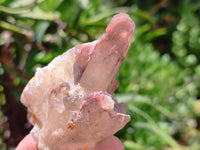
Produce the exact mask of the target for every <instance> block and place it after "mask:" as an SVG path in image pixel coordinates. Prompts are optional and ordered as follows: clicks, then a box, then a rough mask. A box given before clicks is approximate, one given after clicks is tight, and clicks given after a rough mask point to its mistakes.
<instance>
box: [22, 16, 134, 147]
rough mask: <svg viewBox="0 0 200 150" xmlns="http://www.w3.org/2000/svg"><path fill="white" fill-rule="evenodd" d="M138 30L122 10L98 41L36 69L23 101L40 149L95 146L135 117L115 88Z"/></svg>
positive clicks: (72, 49) (32, 132)
mask: <svg viewBox="0 0 200 150" xmlns="http://www.w3.org/2000/svg"><path fill="white" fill-rule="evenodd" d="M133 31H134V23H133V22H132V20H131V19H130V17H129V16H128V15H127V14H123V13H122V14H117V15H115V16H114V17H113V19H112V20H111V22H110V24H109V25H108V27H107V28H106V33H105V34H104V35H103V36H102V37H101V38H100V39H99V40H97V41H94V42H91V43H84V44H81V45H77V46H75V47H73V48H71V49H70V50H68V51H67V52H65V53H63V54H62V55H60V56H58V57H56V58H55V59H53V61H51V62H50V63H49V64H48V65H47V66H46V67H43V68H39V69H37V71H36V73H35V76H34V77H33V78H32V79H31V80H30V81H29V83H28V84H27V86H26V87H25V89H24V91H23V93H22V95H21V101H22V103H23V104H24V105H25V106H26V107H27V110H28V119H29V121H30V122H31V123H32V124H33V125H34V127H33V129H32V131H31V134H32V136H33V137H34V139H35V140H36V141H37V142H38V148H39V149H40V150H94V147H95V144H97V143H98V142H100V141H102V140H103V139H105V138H107V137H109V136H111V135H113V134H115V133H116V132H117V131H118V130H120V129H121V128H122V127H123V126H124V125H125V124H126V123H127V122H128V121H129V120H130V116H129V115H126V114H125V113H126V105H125V104H123V103H118V102H117V101H116V100H114V91H115V89H116V88H117V86H118V82H117V81H116V79H115V77H116V74H117V72H118V70H119V67H120V65H121V63H122V61H123V59H124V57H125V56H126V53H127V51H128V49H129V46H130V43H131V40H132V35H133Z"/></svg>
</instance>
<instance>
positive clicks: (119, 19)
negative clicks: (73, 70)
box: [80, 14, 134, 92]
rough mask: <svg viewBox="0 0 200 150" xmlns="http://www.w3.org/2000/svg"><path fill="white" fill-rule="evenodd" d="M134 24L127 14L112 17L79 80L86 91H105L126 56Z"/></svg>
mask: <svg viewBox="0 0 200 150" xmlns="http://www.w3.org/2000/svg"><path fill="white" fill-rule="evenodd" d="M133 31H134V24H133V21H132V20H131V19H130V17H129V16H128V15H127V14H118V15H116V16H114V17H113V19H112V20H111V22H110V24H109V25H108V27H107V29H106V33H105V34H104V35H103V36H102V37H101V38H100V40H99V41H98V42H97V44H96V45H95V47H94V50H93V53H92V55H91V58H90V61H89V63H88V65H87V66H86V69H85V71H84V72H83V75H82V77H81V79H80V84H81V86H83V87H84V88H86V90H89V91H90V92H91V91H107V89H108V87H109V85H110V84H111V82H112V80H113V79H114V78H115V76H116V74H117V72H118V70H119V67H120V65H121V63H122V61H123V59H124V57H125V56H126V53H127V51H128V49H129V46H130V44H131V39H132V36H133Z"/></svg>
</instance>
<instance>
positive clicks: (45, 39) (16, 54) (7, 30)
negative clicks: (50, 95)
mask: <svg viewBox="0 0 200 150" xmlns="http://www.w3.org/2000/svg"><path fill="white" fill-rule="evenodd" d="M120 12H125V13H128V14H129V15H130V17H131V18H132V19H133V20H134V22H135V24H136V30H135V33H134V37H133V40H132V45H131V48H130V50H129V52H128V54H127V57H126V59H125V61H124V62H123V64H122V66H121V69H120V72H119V74H118V77H117V79H118V81H119V82H120V86H119V87H118V89H117V94H116V98H117V99H118V100H119V101H120V102H126V103H127V104H128V114H130V115H131V118H132V119H131V121H130V122H129V123H128V124H127V126H126V127H125V128H124V129H122V130H121V131H120V132H118V133H117V136H119V138H120V139H121V140H122V141H123V143H124V146H125V149H126V150H146V149H148V150H161V149H163V150H199V147H200V131H199V128H200V123H199V122H200V117H199V116H200V101H199V100H198V98H199V97H200V65H199V63H200V19H199V18H200V2H199V1H197V0H193V1H190V0H184V1H181V0H179V1H172V0H161V1H144V0H55V1H53V0H38V1H37V0H15V1H12V0H0V47H1V49H0V61H1V63H0V77H1V78H0V80H1V83H0V92H1V93H0V108H1V107H2V105H4V104H5V103H6V98H7V95H6V94H5V93H4V88H5V89H9V91H10V94H12V96H13V97H14V98H15V100H16V101H17V102H18V103H19V99H20V94H21V92H22V89H23V87H24V86H25V84H26V83H27V82H28V80H29V79H30V78H31V77H32V76H33V75H34V72H35V69H36V68H37V67H42V66H44V65H46V64H48V63H49V62H50V61H51V60H52V59H53V58H54V57H55V56H57V55H59V54H61V53H63V52H64V51H66V50H67V49H69V48H71V47H73V46H75V45H77V44H80V43H83V42H88V41H93V40H95V39H98V38H99V37H100V36H101V35H102V34H103V33H104V31H105V28H106V26H107V24H108V23H109V21H110V20H111V18H112V16H113V15H114V14H116V13H120ZM2 108H3V107H2ZM2 118H4V120H5V116H3V113H2V111H0V125H2V124H3V122H2ZM8 119H9V118H8ZM4 122H5V121H4ZM3 131H4V129H3V126H0V135H3ZM11 136H12V130H11ZM3 139H4V141H6V140H5V137H3V136H2V138H0V149H3V147H4V149H5V144H2V143H3V142H2V140H3ZM1 146H2V148H1ZM10 146H14V145H7V147H10Z"/></svg>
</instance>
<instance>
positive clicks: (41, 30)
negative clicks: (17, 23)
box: [35, 21, 49, 44]
mask: <svg viewBox="0 0 200 150" xmlns="http://www.w3.org/2000/svg"><path fill="white" fill-rule="evenodd" d="M48 27H49V22H47V21H42V22H40V23H39V24H38V25H37V26H36V30H35V40H36V42H37V43H38V44H41V43H42V39H43V36H44V34H45V32H46V30H47V28H48Z"/></svg>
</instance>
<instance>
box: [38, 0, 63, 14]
mask: <svg viewBox="0 0 200 150" xmlns="http://www.w3.org/2000/svg"><path fill="white" fill-rule="evenodd" d="M62 1H63V0H43V1H42V2H41V3H39V4H38V5H39V6H40V8H41V9H42V10H44V11H48V12H50V11H54V10H55V9H56V8H57V7H58V6H59V5H60V4H61V3H62Z"/></svg>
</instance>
